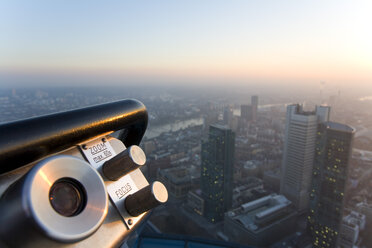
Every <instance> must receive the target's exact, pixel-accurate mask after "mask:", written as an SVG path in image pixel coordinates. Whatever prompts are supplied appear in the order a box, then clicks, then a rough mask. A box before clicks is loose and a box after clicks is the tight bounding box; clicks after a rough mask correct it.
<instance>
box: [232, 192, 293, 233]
mask: <svg viewBox="0 0 372 248" xmlns="http://www.w3.org/2000/svg"><path fill="white" fill-rule="evenodd" d="M291 205H292V202H291V201H289V200H288V199H287V198H286V197H285V196H283V195H277V194H271V195H268V196H265V197H262V198H260V199H257V200H255V201H251V202H248V203H245V204H243V205H241V206H240V207H239V208H236V209H234V210H232V211H229V212H227V216H228V217H229V218H231V219H233V220H235V221H237V222H238V223H240V224H241V225H243V226H244V227H245V228H246V229H247V230H250V231H258V230H259V229H262V228H264V227H266V226H268V225H271V224H272V223H274V222H275V221H276V220H278V219H281V218H284V217H286V216H288V215H286V214H283V213H284V212H285V211H286V209H287V208H288V207H290V206H291ZM291 212H292V213H294V211H291Z"/></svg>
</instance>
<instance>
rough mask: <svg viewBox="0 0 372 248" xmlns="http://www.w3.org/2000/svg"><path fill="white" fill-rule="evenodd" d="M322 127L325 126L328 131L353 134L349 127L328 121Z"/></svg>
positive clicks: (353, 129)
mask: <svg viewBox="0 0 372 248" xmlns="http://www.w3.org/2000/svg"><path fill="white" fill-rule="evenodd" d="M324 125H326V126H327V128H329V129H334V130H338V131H342V132H348V133H353V132H355V128H353V127H351V126H349V125H346V124H341V123H338V122H332V121H328V122H325V123H324Z"/></svg>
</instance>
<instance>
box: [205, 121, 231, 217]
mask: <svg viewBox="0 0 372 248" xmlns="http://www.w3.org/2000/svg"><path fill="white" fill-rule="evenodd" d="M234 146H235V133H234V132H232V131H231V129H229V128H228V127H226V126H222V125H218V124H215V125H211V126H210V128H209V136H208V139H207V140H206V141H203V142H202V151H201V163H202V164H201V190H202V196H203V199H204V216H205V217H206V218H207V219H208V220H209V221H211V222H217V221H220V220H222V219H223V216H224V213H225V212H226V211H227V210H228V209H229V208H231V206H232V191H233V166H234Z"/></svg>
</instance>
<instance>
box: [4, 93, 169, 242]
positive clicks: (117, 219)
mask: <svg viewBox="0 0 372 248" xmlns="http://www.w3.org/2000/svg"><path fill="white" fill-rule="evenodd" d="M147 119H148V116H147V111H146V108H145V106H144V105H143V104H142V103H141V102H139V101H136V100H122V101H118V102H113V103H108V104H103V105H97V106H93V107H88V108H84V109H78V110H73V111H68V112H63V113H57V114H52V115H47V116H42V117H37V118H32V119H27V120H22V121H17V122H12V123H7V124H3V125H0V247H3V246H4V247H117V246H120V245H121V244H122V243H123V242H124V241H125V240H126V238H128V236H129V235H130V234H131V232H133V231H134V230H135V229H136V228H137V227H138V226H140V225H141V223H143V222H144V221H145V219H146V216H147V215H148V214H149V212H150V210H151V209H152V208H154V207H156V206H158V205H160V204H163V203H165V202H166V201H167V199H168V193H167V190H166V188H165V187H164V185H163V184H162V183H160V182H156V181H155V182H153V183H149V182H148V181H147V180H146V178H145V177H144V175H143V174H142V172H141V170H140V167H142V166H144V165H145V163H146V156H145V154H144V152H143V151H142V149H141V148H140V147H139V146H138V145H139V143H140V141H141V139H142V137H143V135H144V133H145V131H146V127H147ZM115 137H117V138H115Z"/></svg>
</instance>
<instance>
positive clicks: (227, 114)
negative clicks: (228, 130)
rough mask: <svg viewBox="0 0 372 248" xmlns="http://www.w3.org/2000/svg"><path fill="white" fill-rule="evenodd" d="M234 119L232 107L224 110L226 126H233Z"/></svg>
mask: <svg viewBox="0 0 372 248" xmlns="http://www.w3.org/2000/svg"><path fill="white" fill-rule="evenodd" d="M233 117H234V113H233V111H232V109H231V107H230V106H226V107H224V109H223V123H224V124H225V125H229V126H230V125H231V122H232V119H233Z"/></svg>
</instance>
